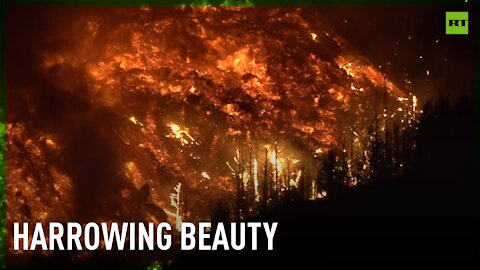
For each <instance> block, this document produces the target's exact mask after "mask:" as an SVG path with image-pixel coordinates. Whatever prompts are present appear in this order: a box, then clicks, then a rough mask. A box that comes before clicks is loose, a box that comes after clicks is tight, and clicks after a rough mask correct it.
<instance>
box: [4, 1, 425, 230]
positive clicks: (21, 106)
mask: <svg viewBox="0 0 480 270" xmlns="http://www.w3.org/2000/svg"><path fill="white" fill-rule="evenodd" d="M103 11H104V10H103V8H89V10H88V12H78V10H75V9H68V10H53V11H49V12H51V14H50V16H53V17H59V18H65V17H68V18H70V20H69V23H65V24H55V25H48V27H46V28H47V29H48V36H49V37H51V38H49V39H48V41H45V42H42V43H41V44H42V45H40V46H39V47H38V48H36V49H35V52H34V53H35V54H36V55H37V58H36V59H38V62H34V63H32V65H34V70H35V71H34V72H35V77H34V78H39V79H32V80H31V82H30V84H28V83H27V84H25V83H19V81H17V80H16V79H15V78H16V77H13V79H9V89H7V91H8V94H9V96H11V97H12V98H11V99H9V104H8V105H9V116H8V122H9V125H8V130H7V133H8V138H9V139H8V142H7V149H8V153H9V159H8V161H7V177H8V185H7V189H8V196H7V202H8V207H9V210H8V221H9V222H10V224H11V222H13V221H15V220H29V221H32V222H33V221H41V222H47V221H49V220H54V219H55V220H57V221H67V220H75V219H79V220H84V221H85V220H92V219H94V220H122V219H140V220H148V221H155V222H159V221H161V220H169V221H170V222H172V224H175V223H177V222H179V221H180V220H189V221H198V220H205V219H209V218H210V217H211V216H212V214H213V213H214V212H215V211H216V209H217V208H218V207H219V206H220V205H221V206H222V207H225V208H227V210H229V212H230V213H231V215H232V217H234V216H236V217H237V218H242V217H247V216H249V215H254V214H256V213H258V212H259V211H261V210H262V209H265V208H268V207H271V206H273V205H275V203H276V202H278V201H279V200H283V199H296V198H298V199H316V198H321V197H324V196H326V195H328V194H327V193H326V191H325V190H324V189H323V187H322V186H321V185H322V182H321V181H319V180H318V179H319V178H320V177H321V176H320V175H318V168H319V166H321V161H322V160H323V159H324V157H325V155H326V153H327V152H328V151H329V150H330V149H333V148H336V149H341V151H340V152H341V153H343V154H342V155H343V156H344V157H346V158H345V162H344V164H340V163H338V164H340V165H341V166H343V168H342V169H343V170H345V171H346V173H347V175H348V177H349V178H348V179H349V182H348V185H355V184H357V183H359V182H361V181H363V180H362V179H366V178H367V177H363V178H362V177H360V176H361V175H363V176H365V175H368V174H370V173H371V172H372V169H371V167H372V166H371V164H370V163H371V162H370V159H371V153H369V150H368V149H369V147H370V145H371V141H372V138H374V137H375V138H377V137H379V136H385V132H386V130H388V129H390V128H392V127H393V126H395V125H398V126H400V128H401V129H402V131H406V130H407V129H408V128H411V127H412V126H413V124H412V119H414V117H415V115H416V114H417V110H418V105H417V100H416V98H415V97H414V96H412V95H407V94H405V93H404V92H403V91H402V90H401V89H400V88H399V87H398V86H397V85H395V84H394V83H393V82H391V81H389V80H388V79H387V78H386V77H385V75H384V74H383V73H382V72H380V71H379V70H378V69H376V68H375V67H374V66H373V65H372V64H371V63H370V62H369V61H368V60H367V59H365V58H364V57H362V56H361V55H360V54H359V53H357V52H355V50H354V49H353V48H351V47H350V46H349V45H348V44H347V42H346V41H344V40H342V39H341V38H340V37H338V36H336V35H335V34H334V33H333V32H331V31H330V30H329V29H327V28H326V27H324V26H322V25H321V24H319V22H311V21H308V20H307V19H305V18H304V17H303V16H302V13H303V12H307V11H305V10H301V9H297V8H251V7H242V8H215V7H196V8H191V7H177V8H165V7H162V8H149V7H142V8H115V9H114V10H113V12H110V13H105V12H103ZM311 12H315V10H314V9H311ZM80 14H81V15H80ZM46 24H47V23H46ZM72 33H73V34H72ZM20 36H21V34H20ZM52 44H54V45H55V46H51V45H52ZM25 45H27V44H25ZM10 55H15V54H14V53H12V54H10ZM9 63H11V62H9ZM13 72H14V73H15V72H20V70H18V69H15V68H14V67H13ZM45 98H47V99H48V100H49V101H48V102H49V103H48V104H46V103H45ZM412 104H415V105H413V106H412ZM373 126H375V129H372V127H373ZM382 132H383V133H382ZM382 134H383V135H382ZM339 160H340V159H339ZM396 162H397V164H400V165H401V162H400V161H396ZM356 163H361V166H360V167H359V168H357V167H358V166H356ZM338 164H337V165H336V166H340V165H338ZM60 202H61V203H60Z"/></svg>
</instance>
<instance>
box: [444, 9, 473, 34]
mask: <svg viewBox="0 0 480 270" xmlns="http://www.w3.org/2000/svg"><path fill="white" fill-rule="evenodd" d="M446 19H447V28H446V34H447V35H468V12H447V13H446Z"/></svg>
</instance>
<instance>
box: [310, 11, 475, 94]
mask: <svg viewBox="0 0 480 270" xmlns="http://www.w3.org/2000/svg"><path fill="white" fill-rule="evenodd" d="M468 7H469V5H468V4H464V5H463V4H461V5H458V6H438V7H322V8H319V14H320V16H321V20H322V21H323V22H324V23H326V24H327V25H329V26H330V28H332V29H333V30H334V31H335V32H336V33H337V34H339V35H341V36H343V37H344V38H345V39H346V40H348V41H349V43H350V44H352V45H353V46H355V47H356V48H357V49H359V50H360V51H361V52H362V53H364V54H365V55H366V56H367V57H368V58H369V59H370V60H371V61H372V62H373V63H374V64H375V65H377V66H381V67H382V70H384V71H385V72H386V73H387V74H388V76H389V77H390V78H392V79H393V81H395V82H397V83H398V84H399V86H402V84H401V83H402V81H403V78H404V76H405V74H408V77H409V79H410V80H411V81H412V82H413V88H414V89H413V92H414V93H415V94H417V95H418V96H419V97H420V98H421V99H422V100H426V99H430V98H433V99H436V98H438V97H439V96H440V97H443V98H446V99H449V100H451V101H453V102H454V101H455V100H456V99H457V98H458V97H459V96H460V93H467V95H468V97H469V98H470V99H471V100H473V97H474V78H475V63H474V61H475V55H474V53H475V46H476V44H475V40H474V36H475V35H476V32H474V31H475V28H474V25H476V24H474V22H473V19H474V18H475V17H474V16H473V14H475V13H474V12H473V11H472V10H470V18H469V19H470V22H469V23H470V35H468V36H461V35H446V34H445V12H446V11H467V10H468Z"/></svg>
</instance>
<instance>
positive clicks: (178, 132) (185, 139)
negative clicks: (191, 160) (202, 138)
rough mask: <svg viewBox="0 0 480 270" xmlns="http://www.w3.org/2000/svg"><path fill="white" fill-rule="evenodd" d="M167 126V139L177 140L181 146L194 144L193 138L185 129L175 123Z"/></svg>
mask: <svg viewBox="0 0 480 270" xmlns="http://www.w3.org/2000/svg"><path fill="white" fill-rule="evenodd" d="M167 126H168V127H169V128H170V130H171V133H170V134H169V135H167V137H169V138H175V139H177V140H178V141H180V143H181V144H182V145H186V144H191V143H194V142H195V138H193V137H192V135H190V133H189V132H188V129H187V128H181V127H180V126H179V125H177V124H175V123H169V124H167Z"/></svg>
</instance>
